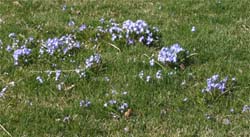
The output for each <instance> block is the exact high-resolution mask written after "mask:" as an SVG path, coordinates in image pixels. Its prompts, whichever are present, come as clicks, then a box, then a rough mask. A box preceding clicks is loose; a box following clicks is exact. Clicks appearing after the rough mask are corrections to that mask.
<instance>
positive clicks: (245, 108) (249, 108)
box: [242, 105, 250, 113]
mask: <svg viewBox="0 0 250 137" xmlns="http://www.w3.org/2000/svg"><path fill="white" fill-rule="evenodd" d="M243 112H250V106H248V105H244V106H243V108H242V113H243Z"/></svg>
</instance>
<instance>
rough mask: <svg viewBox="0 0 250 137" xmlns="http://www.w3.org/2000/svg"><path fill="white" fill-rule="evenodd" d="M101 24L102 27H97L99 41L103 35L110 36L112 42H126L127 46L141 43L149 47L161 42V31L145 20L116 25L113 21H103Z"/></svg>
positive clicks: (127, 21) (128, 21)
mask: <svg viewBox="0 0 250 137" xmlns="http://www.w3.org/2000/svg"><path fill="white" fill-rule="evenodd" d="M100 22H101V24H102V25H101V26H97V27H96V29H97V32H98V33H97V39H98V38H99V37H98V36H100V35H101V34H104V35H105V34H109V35H110V36H111V41H119V40H120V41H124V40H125V42H126V44H127V45H133V44H135V43H136V42H139V43H142V44H144V45H147V46H151V45H153V44H155V43H157V42H158V41H159V40H160V33H159V29H158V28H157V27H151V26H149V25H148V24H147V23H146V22H145V21H144V20H137V21H135V22H133V21H131V20H126V21H124V22H123V23H122V24H118V23H116V22H115V21H114V20H113V19H111V20H109V21H105V20H104V19H101V20H100ZM105 25H106V26H105Z"/></svg>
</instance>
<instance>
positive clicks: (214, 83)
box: [202, 75, 228, 93]
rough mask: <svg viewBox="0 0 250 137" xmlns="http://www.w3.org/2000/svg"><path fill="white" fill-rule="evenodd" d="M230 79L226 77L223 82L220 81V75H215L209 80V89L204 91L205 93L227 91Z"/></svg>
mask: <svg viewBox="0 0 250 137" xmlns="http://www.w3.org/2000/svg"><path fill="white" fill-rule="evenodd" d="M227 80H228V77H225V78H224V79H223V80H219V75H213V76H212V77H211V78H208V79H207V87H206V88H205V89H203V90H202V93H204V92H211V91H213V90H215V89H218V90H220V91H221V92H222V93H223V92H225V90H226V84H227Z"/></svg>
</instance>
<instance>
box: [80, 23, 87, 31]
mask: <svg viewBox="0 0 250 137" xmlns="http://www.w3.org/2000/svg"><path fill="white" fill-rule="evenodd" d="M85 29H87V26H86V25H85V24H82V25H81V26H80V28H79V31H83V30H85Z"/></svg>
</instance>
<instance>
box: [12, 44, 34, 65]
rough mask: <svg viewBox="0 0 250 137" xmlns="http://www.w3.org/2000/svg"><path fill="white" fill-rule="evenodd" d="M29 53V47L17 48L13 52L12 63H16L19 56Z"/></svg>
mask: <svg viewBox="0 0 250 137" xmlns="http://www.w3.org/2000/svg"><path fill="white" fill-rule="evenodd" d="M30 53H31V49H28V48H26V47H21V48H20V49H17V50H15V51H14V53H13V58H14V64H15V65H18V59H19V57H20V56H25V55H29V54H30Z"/></svg>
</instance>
